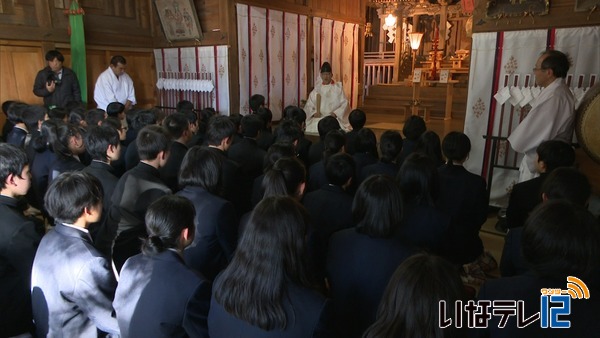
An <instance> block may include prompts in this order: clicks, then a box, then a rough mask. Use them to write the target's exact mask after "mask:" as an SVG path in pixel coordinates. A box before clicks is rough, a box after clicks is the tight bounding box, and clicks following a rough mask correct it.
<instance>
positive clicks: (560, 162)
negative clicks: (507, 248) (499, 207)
mask: <svg viewBox="0 0 600 338" xmlns="http://www.w3.org/2000/svg"><path fill="white" fill-rule="evenodd" d="M536 153H537V156H538V160H537V167H538V171H539V172H540V176H538V177H536V178H534V179H531V180H528V181H525V182H521V183H518V184H515V186H514V187H513V189H512V192H511V193H510V198H509V200H508V208H507V209H506V225H507V227H508V228H509V229H510V228H516V227H521V226H523V225H524V224H525V220H526V219H527V216H528V215H529V213H530V212H531V210H533V208H535V207H536V206H537V205H538V204H540V203H542V195H541V192H540V188H541V187H542V184H543V183H544V181H545V180H546V177H547V176H548V174H550V173H551V172H552V171H553V170H554V169H556V168H560V167H571V166H573V164H575V150H573V147H571V145H570V144H568V143H566V142H563V141H560V140H550V141H545V142H542V143H541V144H540V145H539V146H538V147H537V149H536Z"/></svg>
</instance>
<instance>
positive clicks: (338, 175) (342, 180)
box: [303, 153, 355, 279]
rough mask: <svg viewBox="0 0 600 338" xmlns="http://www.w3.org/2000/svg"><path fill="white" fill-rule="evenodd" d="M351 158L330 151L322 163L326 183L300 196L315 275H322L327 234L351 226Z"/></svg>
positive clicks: (327, 240)
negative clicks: (308, 225)
mask: <svg viewBox="0 0 600 338" xmlns="http://www.w3.org/2000/svg"><path fill="white" fill-rule="evenodd" d="M354 172H355V169H354V160H353V159H352V157H351V156H350V155H348V154H344V153H337V154H335V155H332V156H331V157H330V158H329V159H328V160H327V164H326V165H325V175H326V176H327V180H328V181H329V184H326V185H323V186H321V188H319V189H317V190H315V191H312V192H309V193H308V194H306V196H305V197H304V199H303V201H304V202H303V204H304V207H305V208H306V211H308V214H309V215H310V218H311V225H312V229H311V231H309V240H308V241H309V243H308V244H309V251H310V252H309V254H310V255H312V257H311V259H312V263H314V264H316V267H315V268H316V269H317V271H316V272H317V274H318V277H320V278H321V279H322V278H325V260H326V258H327V244H328V243H329V237H331V234H333V233H334V232H336V231H339V230H342V229H345V228H350V227H352V225H353V223H352V200H353V199H354V196H353V194H352V192H351V191H350V187H351V185H352V181H353V179H354Z"/></svg>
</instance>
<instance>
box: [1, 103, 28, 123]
mask: <svg viewBox="0 0 600 338" xmlns="http://www.w3.org/2000/svg"><path fill="white" fill-rule="evenodd" d="M28 106H29V105H28V104H26V103H23V102H14V103H13V104H11V105H10V106H9V108H8V111H7V112H6V118H7V119H8V120H9V121H10V122H12V123H13V124H17V123H22V122H23V112H24V111H25V109H26V108H27V107H28Z"/></svg>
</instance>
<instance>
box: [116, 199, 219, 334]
mask: <svg viewBox="0 0 600 338" xmlns="http://www.w3.org/2000/svg"><path fill="white" fill-rule="evenodd" d="M194 216H195V212H194V206H193V205H192V203H191V202H190V201H188V200H187V199H186V198H183V197H180V196H174V195H167V196H163V197H161V198H159V199H158V200H156V201H155V202H154V203H152V204H151V205H150V207H148V211H147V212H146V230H147V232H148V237H147V238H145V239H144V241H143V243H142V253H141V254H139V255H136V256H133V257H131V258H129V259H128V260H127V262H125V265H124V266H123V269H121V274H120V277H119V285H118V286H117V291H116V293H115V300H114V302H113V306H114V308H115V311H116V313H117V320H118V321H119V328H120V329H121V336H123V337H175V336H177V337H181V336H186V337H208V324H207V322H206V318H207V317H208V307H209V304H210V282H208V281H207V280H206V279H204V277H202V276H201V275H198V273H196V272H195V271H193V270H192V269H190V268H189V267H187V266H186V265H185V263H184V261H183V259H182V256H183V251H184V249H185V248H186V247H188V246H189V245H190V244H191V243H192V241H193V240H194V236H195V234H196V232H195V228H194Z"/></svg>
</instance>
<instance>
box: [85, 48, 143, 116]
mask: <svg viewBox="0 0 600 338" xmlns="http://www.w3.org/2000/svg"><path fill="white" fill-rule="evenodd" d="M126 68H127V61H126V60H125V58H124V57H122V56H121V55H115V56H113V57H112V59H111V60H110V65H109V66H108V68H107V69H106V70H105V71H104V72H102V73H101V74H100V76H98V80H96V86H95V87H94V101H96V104H97V105H98V108H100V109H103V110H106V107H107V106H108V104H109V103H112V102H120V103H122V104H124V105H125V111H127V110H129V109H131V107H132V106H133V105H135V104H136V100H135V89H134V88H133V80H131V77H129V75H127V73H125V69H126Z"/></svg>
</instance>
